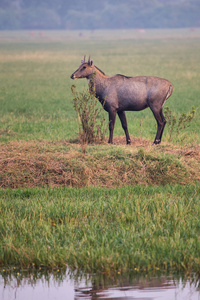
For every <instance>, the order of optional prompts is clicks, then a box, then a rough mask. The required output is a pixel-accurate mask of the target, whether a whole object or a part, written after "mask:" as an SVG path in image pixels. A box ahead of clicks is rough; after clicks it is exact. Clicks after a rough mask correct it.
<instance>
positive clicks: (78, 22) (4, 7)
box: [0, 0, 200, 30]
mask: <svg viewBox="0 0 200 300" xmlns="http://www.w3.org/2000/svg"><path fill="white" fill-rule="evenodd" d="M199 26H200V1H199V0H123V1H122V0H70V1H69V0H0V30H5V29H31V30H33V29H90V30H94V29H105V28H109V29H114V28H117V29H120V28H177V27H199Z"/></svg>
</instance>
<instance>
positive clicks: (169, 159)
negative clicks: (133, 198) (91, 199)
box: [0, 137, 200, 188]
mask: <svg viewBox="0 0 200 300" xmlns="http://www.w3.org/2000/svg"><path fill="white" fill-rule="evenodd" d="M132 140H133V143H132V145H128V146H125V145H124V138H123V137H117V138H115V144H114V145H108V144H105V145H95V144H93V145H90V146H89V145H88V147H87V153H86V154H83V153H82V151H81V146H80V144H76V143H69V142H66V141H60V142H57V141H55V142H49V141H13V142H9V143H1V151H0V187H2V188H22V187H36V186H38V187H42V186H50V187H55V186H73V187H83V186H91V185H93V186H102V187H108V188H111V187H119V186H125V185H135V184H145V185H147V184H161V185H165V184H169V183H180V184H192V183H195V182H199V181H200V149H199V146H198V145H196V146H195V147H193V148H189V147H184V148H178V146H174V145H169V144H165V143H163V144H162V145H160V146H156V147H155V146H151V142H149V141H147V140H144V139H141V138H134V139H132Z"/></svg>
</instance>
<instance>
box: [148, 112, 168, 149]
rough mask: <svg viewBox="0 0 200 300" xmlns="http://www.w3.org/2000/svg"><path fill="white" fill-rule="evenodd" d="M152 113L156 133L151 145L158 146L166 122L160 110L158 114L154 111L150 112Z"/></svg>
mask: <svg viewBox="0 0 200 300" xmlns="http://www.w3.org/2000/svg"><path fill="white" fill-rule="evenodd" d="M151 110H152V109H151ZM152 112H153V114H154V117H155V119H156V121H157V133H156V137H155V140H154V142H153V144H155V145H157V144H160V142H161V139H162V135H163V131H164V128H165V124H166V120H165V117H164V115H163V112H162V108H161V109H160V110H159V111H158V112H157V111H154V110H152Z"/></svg>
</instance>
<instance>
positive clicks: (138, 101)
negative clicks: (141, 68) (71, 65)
mask: <svg viewBox="0 0 200 300" xmlns="http://www.w3.org/2000/svg"><path fill="white" fill-rule="evenodd" d="M71 78H72V79H77V78H87V80H88V82H89V89H90V91H91V92H92V93H95V97H96V98H97V99H98V100H99V101H100V102H101V104H102V105H103V107H104V109H105V110H106V111H107V112H108V114H109V131H110V135H109V140H108V143H113V130H114V125H115V119H116V113H117V114H118V116H119V118H120V121H121V124H122V128H123V129H124V132H125V135H126V143H127V144H130V142H131V140H130V136H129V133H128V128H127V121H126V115H125V111H140V110H143V109H145V108H147V107H149V108H150V109H151V111H152V112H153V115H154V117H155V119H156V121H157V133H156V137H155V140H154V143H153V144H159V143H160V142H161V138H162V134H163V130H164V127H165V124H166V120H165V117H164V115H163V111H162V110H163V105H164V103H165V101H166V100H167V98H169V97H170V96H171V94H172V92H173V86H172V83H171V82H169V81H168V80H166V79H163V78H159V77H153V76H136V77H128V76H124V75H121V74H117V75H115V76H112V77H109V76H107V75H105V74H104V72H102V71H101V70H100V69H99V68H97V67H96V66H95V65H94V63H93V61H92V60H90V57H89V59H88V62H86V61H85V57H84V60H82V61H81V65H80V67H79V68H78V69H77V70H76V71H75V72H74V73H73V74H72V75H71Z"/></svg>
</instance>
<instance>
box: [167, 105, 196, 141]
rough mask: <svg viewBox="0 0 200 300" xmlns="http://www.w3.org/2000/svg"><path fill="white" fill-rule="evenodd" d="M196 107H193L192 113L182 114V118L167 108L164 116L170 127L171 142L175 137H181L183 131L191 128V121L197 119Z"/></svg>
mask: <svg viewBox="0 0 200 300" xmlns="http://www.w3.org/2000/svg"><path fill="white" fill-rule="evenodd" d="M195 113H196V110H195V107H194V106H192V109H191V111H190V112H188V113H187V114H186V113H182V114H181V115H180V116H177V115H176V114H175V113H174V114H172V111H171V110H170V109H169V107H167V106H166V107H165V109H164V114H165V118H166V121H167V125H168V133H169V142H170V141H171V140H172V138H173V136H174V135H175V136H176V138H178V137H179V136H180V133H181V132H182V131H183V129H185V128H188V127H189V126H190V123H191V121H192V120H193V119H194V117H195Z"/></svg>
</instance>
